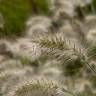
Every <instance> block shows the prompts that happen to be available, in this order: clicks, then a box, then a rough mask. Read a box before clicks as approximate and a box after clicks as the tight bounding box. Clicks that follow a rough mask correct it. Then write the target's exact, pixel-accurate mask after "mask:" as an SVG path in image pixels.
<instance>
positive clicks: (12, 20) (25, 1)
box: [0, 0, 48, 36]
mask: <svg viewBox="0 0 96 96" xmlns="http://www.w3.org/2000/svg"><path fill="white" fill-rule="evenodd" d="M40 12H41V13H44V12H45V13H47V12H48V6H47V2H46V0H1V1H0V14H2V16H3V19H4V28H2V30H1V29H0V36H21V35H22V33H23V34H24V28H25V21H26V19H27V18H28V16H30V15H31V14H33V13H40Z"/></svg>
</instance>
